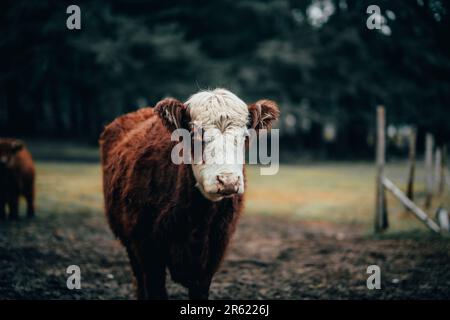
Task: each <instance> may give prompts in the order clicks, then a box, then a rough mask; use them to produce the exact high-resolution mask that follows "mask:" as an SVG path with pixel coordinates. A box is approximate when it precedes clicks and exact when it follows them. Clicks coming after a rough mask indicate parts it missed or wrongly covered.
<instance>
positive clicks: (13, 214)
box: [8, 196, 19, 220]
mask: <svg viewBox="0 0 450 320" xmlns="http://www.w3.org/2000/svg"><path fill="white" fill-rule="evenodd" d="M8 206H9V219H10V220H17V219H19V197H18V196H11V197H10V198H9V199H8Z"/></svg>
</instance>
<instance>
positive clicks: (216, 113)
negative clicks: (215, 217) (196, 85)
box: [185, 89, 249, 201]
mask: <svg viewBox="0 0 450 320" xmlns="http://www.w3.org/2000/svg"><path fill="white" fill-rule="evenodd" d="M185 104H186V106H187V109H188V112H189V115H190V118H191V124H192V125H194V126H196V127H197V128H202V129H203V130H204V132H205V135H204V138H205V139H204V150H203V155H204V159H205V163H203V164H192V171H193V173H194V176H195V178H196V180H197V184H198V188H199V189H200V191H201V192H202V193H203V195H205V197H206V198H208V199H210V200H213V201H218V200H220V199H222V197H221V196H220V195H218V194H216V192H217V178H216V177H217V175H219V174H224V173H227V174H232V175H234V176H236V177H238V178H239V181H240V185H239V193H243V192H244V179H243V161H242V160H241V159H240V155H241V154H242V153H241V152H242V150H241V148H242V149H243V146H244V144H243V142H244V140H245V133H246V132H247V123H248V118H249V112H248V106H247V104H245V102H244V101H242V100H241V99H239V98H238V97H237V96H236V95H235V94H233V93H231V92H230V91H228V90H225V89H215V90H213V91H201V92H198V93H196V94H194V95H193V96H191V97H190V98H189V100H188V101H186V103H185ZM224 148H225V149H224ZM223 150H226V152H225V151H223ZM230 159H236V160H235V161H232V160H231V161H230Z"/></svg>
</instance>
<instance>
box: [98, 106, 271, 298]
mask: <svg viewBox="0 0 450 320" xmlns="http://www.w3.org/2000/svg"><path fill="white" fill-rule="evenodd" d="M177 106H179V107H180V108H182V109H178V108H177ZM163 109H167V110H168V111H167V114H168V116H169V118H168V119H170V120H171V121H169V122H170V123H168V121H166V120H167V119H166V120H165V119H164V115H163V114H165V112H162V111H163ZM154 110H155V109H151V108H145V109H141V110H139V111H136V112H133V113H129V114H126V115H124V116H121V117H119V118H117V119H116V120H115V121H113V122H112V123H111V124H109V125H108V126H107V127H106V128H105V130H104V131H103V133H102V135H101V137H100V146H101V157H102V165H103V187H104V197H105V211H106V215H107V218H108V221H109V225H110V227H111V229H112V230H113V232H114V234H115V235H116V236H117V237H118V238H119V239H120V240H121V242H122V243H123V245H124V246H125V247H126V249H127V252H128V256H129V259H130V263H131V266H132V269H133V273H134V276H135V279H136V284H137V295H138V298H139V299H146V298H152V299H166V298H167V292H166V286H165V279H166V267H167V268H168V269H169V271H170V274H171V276H172V279H173V280H174V281H175V282H178V283H180V284H182V285H183V286H185V287H187V288H188V289H189V297H190V298H191V299H206V298H208V294H209V286H210V284H211V279H212V277H213V275H214V273H215V272H216V271H217V269H218V267H219V265H220V262H221V260H222V258H223V256H224V253H225V250H226V248H227V245H228V243H229V240H230V237H231V235H232V233H233V231H234V229H235V226H236V222H237V220H238V218H239V216H240V214H241V211H242V207H243V196H242V195H234V196H233V197H231V198H226V199H223V200H221V201H219V202H211V201H209V200H207V199H206V198H205V197H204V196H203V195H202V194H201V193H200V191H199V190H198V189H197V188H196V187H195V184H196V180H195V178H194V176H193V173H192V169H191V167H190V165H175V164H173V163H172V162H171V160H170V159H171V157H170V155H171V150H172V148H173V147H174V145H175V144H176V142H172V141H171V140H170V132H169V130H168V128H169V129H172V127H171V125H172V126H176V127H178V126H181V124H182V123H183V120H182V119H181V118H183V113H184V110H185V108H184V107H183V104H182V103H181V102H179V101H177V100H175V99H165V100H163V101H161V102H160V103H158V106H157V108H156V111H157V112H155V111H154ZM277 110H278V109H277ZM185 120H186V119H185ZM174 121H175V122H174ZM257 122H258V123H259V121H257Z"/></svg>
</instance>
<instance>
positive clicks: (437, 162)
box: [434, 148, 442, 194]
mask: <svg viewBox="0 0 450 320" xmlns="http://www.w3.org/2000/svg"><path fill="white" fill-rule="evenodd" d="M441 169H442V153H441V148H436V151H435V154H434V188H435V189H434V190H436V193H437V194H439V186H440V185H441Z"/></svg>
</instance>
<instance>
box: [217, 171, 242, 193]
mask: <svg viewBox="0 0 450 320" xmlns="http://www.w3.org/2000/svg"><path fill="white" fill-rule="evenodd" d="M216 178H217V182H218V189H219V193H221V194H233V193H236V192H237V191H238V190H239V177H238V176H235V175H233V174H231V173H223V174H219V175H217V177H216Z"/></svg>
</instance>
